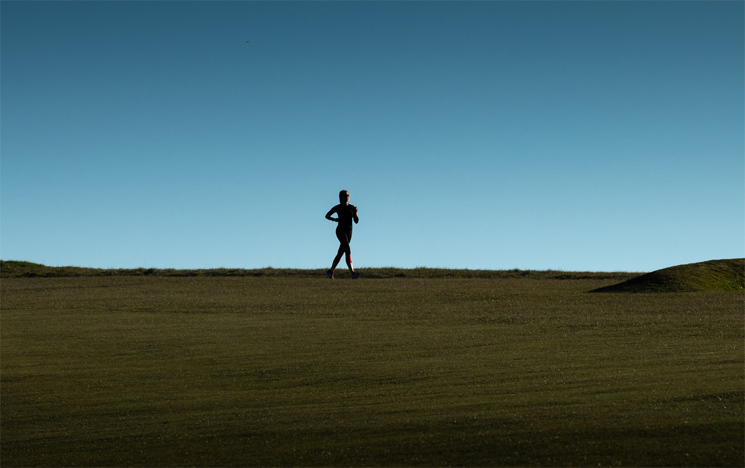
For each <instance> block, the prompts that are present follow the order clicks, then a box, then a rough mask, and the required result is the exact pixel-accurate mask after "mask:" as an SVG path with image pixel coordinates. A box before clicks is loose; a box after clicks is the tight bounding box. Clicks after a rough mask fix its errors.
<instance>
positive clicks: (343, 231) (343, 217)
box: [326, 190, 360, 279]
mask: <svg viewBox="0 0 745 468" xmlns="http://www.w3.org/2000/svg"><path fill="white" fill-rule="evenodd" d="M334 213H336V215H337V217H336V218H332V217H331V215H332V214H334ZM326 219H328V220H329V221H334V222H336V223H338V224H337V226H336V237H337V238H338V239H339V252H337V254H336V257H334V263H333V264H331V269H330V270H328V271H327V272H326V276H328V277H329V278H331V279H334V270H335V269H336V265H338V264H339V260H341V256H342V255H346V257H345V260H346V262H347V267H348V268H349V272H350V273H351V274H352V279H357V278H359V276H360V274H359V273H357V272H356V271H354V266H353V265H352V249H351V248H350V247H349V243H350V242H351V241H352V221H354V222H355V223H359V222H360V219H359V218H358V217H357V207H356V206H354V205H350V204H349V192H347V191H346V190H342V191H341V192H339V204H338V205H336V206H335V207H333V208H331V209H330V210H329V212H328V213H326Z"/></svg>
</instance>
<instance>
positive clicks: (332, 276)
mask: <svg viewBox="0 0 745 468" xmlns="http://www.w3.org/2000/svg"><path fill="white" fill-rule="evenodd" d="M326 276H327V277H328V279H334V272H333V271H331V270H328V271H327V272H326Z"/></svg>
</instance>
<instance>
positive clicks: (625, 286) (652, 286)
mask: <svg viewBox="0 0 745 468" xmlns="http://www.w3.org/2000/svg"><path fill="white" fill-rule="evenodd" d="M743 289H745V258H733V259H728V260H710V261H708V262H700V263H689V264H687V265H678V266H674V267H669V268H664V269H662V270H657V271H653V272H651V273H647V274H645V275H641V276H637V277H636V278H632V279H630V280H627V281H624V282H623V283H619V284H615V285H612V286H606V287H603V288H598V289H595V290H593V291H592V292H693V291H742V290H743Z"/></svg>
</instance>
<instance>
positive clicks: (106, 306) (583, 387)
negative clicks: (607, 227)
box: [0, 276, 745, 466]
mask: <svg viewBox="0 0 745 468" xmlns="http://www.w3.org/2000/svg"><path fill="white" fill-rule="evenodd" d="M614 282H617V281H616V280H614V279H605V280H599V279H575V280H558V279H530V278H522V279H518V278H491V279H489V278H429V279H421V278H390V279H378V280H375V281H362V280H360V281H329V280H326V279H325V278H309V277H292V276H287V277H251V276H243V277H219V278H215V277H193V278H176V277H158V276H152V277H136V276H113V277H79V278H18V279H3V280H2V282H0V286H1V287H2V316H1V317H0V323H1V327H0V333H1V335H0V338H1V341H0V352H1V354H2V361H0V364H1V372H0V376H1V384H2V398H1V399H0V415H1V418H2V420H1V422H2V434H1V436H2V441H1V442H2V444H1V445H0V447H1V448H0V457H1V459H0V462H1V463H2V466H81V465H83V466H508V465H511V466H596V465H602V466H742V465H743V462H744V461H745V460H744V459H743V458H744V451H745V447H744V443H743V440H744V438H745V434H744V431H743V423H744V417H743V398H744V397H743V390H744V388H743V385H744V378H745V377H744V375H743V374H744V372H743V370H744V363H743V335H744V334H743V331H744V330H743V300H744V299H745V295H744V294H743V293H742V292H698V293H680V294H675V293H673V294H633V295H628V294H587V293H586V291H589V290H592V289H595V288H598V287H601V286H604V285H608V284H610V283H614Z"/></svg>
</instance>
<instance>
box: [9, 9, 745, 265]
mask: <svg viewBox="0 0 745 468" xmlns="http://www.w3.org/2000/svg"><path fill="white" fill-rule="evenodd" d="M0 15H1V21H2V24H1V30H0V35H1V36H0V39H1V42H0V46H1V57H2V59H1V62H0V65H1V68H0V70H1V81H0V85H1V101H0V102H1V107H0V112H1V118H2V127H1V129H2V135H1V136H2V140H1V146H0V150H1V158H2V159H1V160H0V162H1V166H0V171H1V172H0V184H1V185H0V195H1V197H2V198H1V205H0V215H1V219H0V221H1V223H0V258H2V259H4V260H27V261H33V262H39V263H44V264H47V265H58V266H62V265H75V266H88V267H100V268H134V267H141V266H142V267H155V268H217V267H226V268H261V267H266V266H272V267H275V268H328V266H329V264H330V263H331V260H332V258H333V256H334V254H335V253H336V249H337V246H338V242H337V240H336V237H335V236H334V229H335V225H334V224H333V223H331V222H329V221H327V220H325V219H324V215H325V213H326V212H327V211H328V210H329V209H330V208H331V207H332V206H334V205H335V204H336V203H338V192H339V190H342V189H346V190H349V191H350V193H351V203H353V204H355V205H357V206H358V207H359V215H360V223H359V224H358V225H356V226H355V230H354V237H353V239H352V257H353V259H354V261H355V266H357V267H361V268H364V267H376V266H397V267H406V268H408V267H416V266H426V267H446V268H472V269H511V268H521V269H536V270H542V269H562V270H575V271H584V270H592V271H651V270H655V269H659V268H664V267H668V266H672V265H677V264H681V263H691V262H698V261H704V260H711V259H719V258H733V257H743V256H745V156H744V154H745V136H744V132H745V130H744V128H745V117H744V111H743V109H744V108H745V95H744V91H743V88H744V87H745V85H744V84H743V83H744V82H745V73H744V71H745V65H744V61H745V52H744V43H745V39H744V35H743V29H744V28H743V24H744V23H745V13H744V3H743V2H742V1H731V2H727V1H722V2H716V1H714V2H695V1H693V2H676V1H671V2H645V1H633V2H623V1H618V2H616V1H608V2H563V1H557V2H531V1H528V2H506V1H494V2H374V3H369V2H240V1H235V2H162V1H161V2H148V1H144V2H70V1H65V2H12V1H3V2H2V3H1V4H0ZM247 41H249V42H247Z"/></svg>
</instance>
